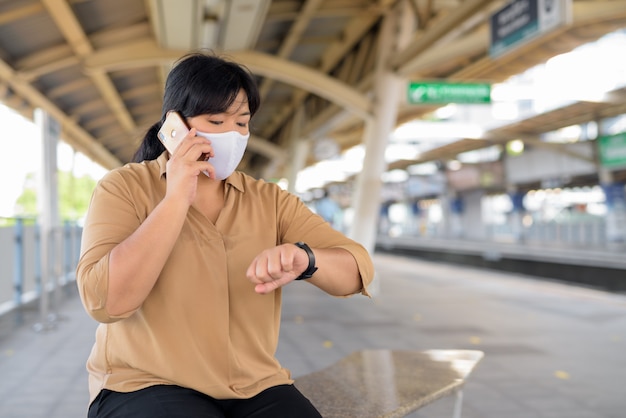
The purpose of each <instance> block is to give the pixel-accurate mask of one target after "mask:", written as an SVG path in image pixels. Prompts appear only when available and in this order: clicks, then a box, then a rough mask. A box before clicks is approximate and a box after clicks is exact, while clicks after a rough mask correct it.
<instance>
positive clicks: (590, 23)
mask: <svg viewBox="0 0 626 418" xmlns="http://www.w3.org/2000/svg"><path fill="white" fill-rule="evenodd" d="M504 4H505V2H504V1H493V0H0V100H2V101H3V102H4V103H5V104H7V105H8V106H10V107H12V108H14V109H16V110H17V111H19V112H21V113H22V114H24V115H25V116H27V117H29V118H32V115H33V109H35V108H43V109H44V110H46V111H47V112H48V113H49V114H50V115H51V116H53V117H54V118H55V119H56V120H57V121H58V122H59V124H60V126H61V137H62V139H63V140H64V141H65V142H67V143H69V144H70V145H71V146H73V147H74V148H75V149H76V150H78V151H80V152H82V153H84V154H86V155H87V156H89V157H90V158H91V159H93V160H94V161H96V162H97V163H99V164H101V165H102V166H104V167H106V168H113V167H116V166H119V165H122V164H124V163H126V162H128V161H130V159H131V158H132V155H133V154H134V151H135V149H136V147H137V146H138V144H139V141H140V140H141V138H142V137H143V134H144V132H145V131H146V130H147V128H148V127H149V126H150V125H152V124H153V123H155V122H156V121H157V120H158V119H159V118H160V116H161V97H162V93H163V83H164V80H165V77H166V75H167V71H168V69H169V68H171V65H172V64H173V62H174V61H175V60H176V59H177V58H178V57H180V56H182V55H183V54H184V53H186V52H188V51H190V50H195V49H198V48H209V49H212V50H214V51H216V52H218V53H220V54H224V55H226V56H229V57H231V58H233V59H235V60H236V61H238V62H240V63H242V64H244V65H246V66H247V67H248V68H249V69H250V70H251V71H252V72H253V73H254V74H255V76H256V77H257V79H258V82H259V86H260V91H261V95H262V105H261V109H260V110H259V112H258V113H257V114H256V115H255V117H254V118H253V121H252V137H251V140H250V143H249V146H248V150H247V151H246V156H245V157H244V161H243V165H242V166H241V168H242V169H243V170H244V171H247V172H249V173H250V174H252V175H255V176H266V175H274V176H276V175H281V174H284V171H285V170H286V169H287V165H288V163H289V161H290V150H291V149H292V148H291V145H290V141H291V138H292V137H293V135H294V132H299V135H300V137H301V138H302V139H303V140H304V139H309V140H316V139H320V138H322V137H323V138H332V139H333V140H334V141H336V142H337V144H338V145H339V147H340V149H347V148H350V147H352V146H354V145H357V144H359V143H361V141H362V139H363V129H364V120H365V119H367V118H368V117H371V116H372V108H373V103H374V100H375V99H376V98H375V97H374V93H373V87H374V86H373V81H374V72H375V70H376V67H377V65H378V64H379V63H377V57H378V56H379V52H380V51H379V47H378V45H379V38H380V34H381V28H382V21H383V18H384V16H385V15H386V14H388V13H390V11H392V10H395V11H396V13H398V10H400V12H399V13H402V14H403V16H404V17H405V18H406V17H408V18H411V19H412V20H411V21H412V22H415V23H414V24H413V25H412V26H411V27H410V31H409V32H406V27H404V28H403V29H402V30H403V31H404V32H403V33H397V36H398V39H400V38H403V39H404V40H405V42H404V45H406V46H404V47H400V45H399V44H400V43H399V42H398V43H397V44H396V45H395V46H394V48H393V50H392V51H391V52H389V57H390V59H389V60H388V62H387V63H386V65H387V66H388V68H389V69H390V70H392V71H393V72H395V73H396V74H397V75H398V76H399V77H401V78H402V79H405V80H422V79H428V80H433V79H436V80H454V81H481V82H485V81H486V82H501V81H504V80H506V79H507V78H508V77H510V76H512V75H515V74H518V73H520V72H523V71H524V70H525V69H527V68H530V67H532V66H534V65H537V64H539V63H542V62H545V61H546V60H547V59H548V58H550V57H552V56H554V55H557V54H559V53H564V52H568V51H570V50H572V49H573V48H575V47H577V46H579V45H582V44H585V43H587V42H590V41H594V40H596V39H598V38H600V37H601V36H602V35H604V34H606V33H609V32H612V31H614V30H617V29H620V28H624V27H626V0H573V5H572V21H571V24H570V25H567V26H565V27H561V28H559V29H556V30H555V31H553V32H551V33H550V34H549V35H546V36H543V37H542V38H541V39H537V40H535V41H532V42H529V43H527V44H525V45H523V46H521V47H518V48H516V49H515V50H513V51H511V52H509V53H507V54H505V55H503V56H501V57H499V58H497V59H494V58H492V57H490V55H489V17H490V16H491V15H492V14H493V13H494V12H495V11H497V10H499V9H500V8H501V7H503V5H504ZM401 7H402V8H403V9H399V8H401ZM624 95H625V94H624V91H620V92H616V94H615V95H613V96H611V99H610V100H607V101H606V102H604V103H591V102H580V103H576V104H573V105H571V106H569V107H568V108H564V109H557V110H554V111H551V112H548V113H546V114H543V115H539V116H537V117H535V118H534V120H529V121H525V122H524V121H522V122H517V123H514V124H512V125H510V126H506V127H502V128H499V129H498V130H496V131H494V132H489V133H488V134H487V135H486V137H485V138H483V139H478V140H477V139H460V140H459V141H457V142H454V143H452V144H449V145H445V146H442V147H440V148H436V149H433V150H431V151H429V152H428V153H426V154H424V155H422V156H421V157H420V159H419V160H409V161H399V162H397V163H394V164H393V165H392V168H393V167H398V168H402V167H406V166H408V165H410V164H414V163H416V162H424V161H432V160H442V159H443V160H445V159H451V158H454V156H455V155H456V154H458V153H460V152H464V151H469V150H473V149H478V148H481V147H486V146H490V145H492V144H494V143H501V142H504V141H507V140H509V139H513V138H519V137H531V136H532V137H536V136H537V135H538V134H539V133H541V132H539V130H540V129H541V130H543V131H546V130H547V129H548V128H549V129H550V130H552V129H558V128H561V127H565V126H569V125H571V124H572V123H580V122H584V121H585V120H592V119H593V118H595V117H599V116H602V115H618V114H621V113H624V112H626V109H625V104H624V103H625V100H624ZM433 109H434V107H433V106H415V105H408V104H406V103H404V102H403V103H400V107H399V114H398V120H397V123H398V124H400V123H403V122H406V121H409V120H411V119H415V118H420V117H422V116H424V115H427V114H428V113H429V112H431V111H432V110H433ZM538 127H540V128H538ZM3 140H8V139H7V138H3ZM313 162H315V160H314V158H313V156H310V157H309V159H308V164H311V163H313Z"/></svg>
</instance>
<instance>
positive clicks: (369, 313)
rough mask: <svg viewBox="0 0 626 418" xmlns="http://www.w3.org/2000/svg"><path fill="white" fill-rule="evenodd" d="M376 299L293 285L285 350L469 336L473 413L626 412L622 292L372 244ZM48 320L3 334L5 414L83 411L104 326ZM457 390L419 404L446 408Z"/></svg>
mask: <svg viewBox="0 0 626 418" xmlns="http://www.w3.org/2000/svg"><path fill="white" fill-rule="evenodd" d="M374 258H375V264H376V269H377V276H378V279H379V280H378V287H379V289H378V292H377V296H376V297H374V298H373V299H368V298H365V297H362V296H356V297H352V298H348V299H337V298H332V297H330V296H328V295H326V294H324V293H322V292H321V291H319V290H318V289H316V288H315V287H313V286H311V285H309V284H306V283H294V284H292V285H290V286H288V287H287V288H286V289H285V293H284V296H285V297H284V312H283V328H282V333H281V344H280V348H279V352H278V357H279V358H280V359H281V361H282V362H283V364H284V365H285V366H286V367H289V368H290V369H291V370H292V373H293V375H294V376H296V377H297V376H299V375H302V374H305V373H308V372H311V371H314V370H317V369H320V368H322V367H325V366H327V365H329V364H331V363H334V362H335V361H337V360H339V359H340V358H342V357H343V356H345V355H347V354H349V353H351V352H352V351H355V350H359V349H364V348H394V349H415V350H425V349H431V348H470V349H479V350H483V351H484V352H485V359H484V360H483V361H482V363H481V364H480V365H479V366H478V368H477V369H476V370H475V372H474V374H473V375H472V376H471V377H470V378H469V381H468V383H467V386H466V388H465V391H464V395H465V396H464V408H463V417H465V418H623V417H624V416H626V389H625V387H626V386H625V384H624V380H625V376H626V296H624V295H618V294H611V293H605V292H601V291H596V290H591V289H585V288H580V287H572V286H570V285H565V284H560V283H556V282H550V281H546V280H545V279H534V278H531V277H524V276H517V275H512V274H503V273H501V272H493V271H485V270H480V269H474V268H470V267H465V266H455V265H448V264H439V263H429V262H424V261H418V260H415V259H409V258H403V257H395V256H392V255H386V254H376V255H375V257H374ZM63 299H64V300H63V302H62V303H61V304H60V308H59V309H58V310H57V313H58V315H59V320H58V321H56V326H55V327H54V328H53V329H51V330H48V331H44V332H35V331H33V329H32V327H31V326H22V327H20V328H18V329H15V330H13V331H12V332H11V333H10V334H9V335H8V336H4V337H2V338H0V417H2V418H26V417H28V418H75V417H76V418H78V417H85V416H86V407H87V405H86V402H87V387H86V373H85V368H84V363H85V358H86V357H87V355H88V353H89V350H90V348H91V344H92V340H93V332H94V328H95V326H96V324H95V322H94V321H92V320H91V319H90V318H89V317H87V315H86V314H85V313H84V311H83V310H82V306H81V305H80V301H79V300H78V297H77V296H76V295H75V294H74V295H73V296H64V298H63ZM451 411H452V399H450V400H443V401H439V402H437V403H435V404H432V405H431V406H428V407H426V408H424V409H422V410H420V411H418V412H417V413H415V414H413V415H412V417H414V418H418V417H419V418H426V417H428V418H439V417H449V416H451Z"/></svg>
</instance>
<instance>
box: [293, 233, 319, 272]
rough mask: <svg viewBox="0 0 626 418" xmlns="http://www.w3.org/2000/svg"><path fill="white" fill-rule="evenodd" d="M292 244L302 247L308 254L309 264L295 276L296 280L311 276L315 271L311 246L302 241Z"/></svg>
mask: <svg viewBox="0 0 626 418" xmlns="http://www.w3.org/2000/svg"><path fill="white" fill-rule="evenodd" d="M294 245H295V246H296V247H299V248H302V249H303V250H304V251H306V255H308V256H309V266H308V267H307V268H306V270H304V271H303V272H302V274H301V275H299V276H298V277H296V280H304V279H310V278H311V276H313V273H315V272H316V271H317V267H315V254H313V251H311V248H310V247H309V246H308V245H306V244H305V243H304V242H302V241H299V242H296V243H295V244H294Z"/></svg>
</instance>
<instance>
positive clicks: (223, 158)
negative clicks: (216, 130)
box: [196, 131, 250, 180]
mask: <svg viewBox="0 0 626 418" xmlns="http://www.w3.org/2000/svg"><path fill="white" fill-rule="evenodd" d="M196 135H197V136H202V137H204V138H206V139H208V140H210V141H211V146H212V147H213V154H214V155H215V156H214V157H211V158H210V159H209V162H210V163H211V165H212V166H213V167H214V168H215V178H216V179H217V180H224V179H225V178H226V177H228V176H230V175H231V174H233V172H234V171H235V169H236V168H237V166H238V165H239V163H240V162H241V159H242V158H243V153H244V152H245V150H246V146H247V145H248V138H249V137H250V134H249V133H248V134H246V135H242V134H240V133H239V132H237V131H229V132H223V133H220V134H210V133H207V132H196ZM204 174H206V175H207V176H208V173H206V172H205V173H204Z"/></svg>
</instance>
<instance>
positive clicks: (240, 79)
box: [132, 52, 261, 162]
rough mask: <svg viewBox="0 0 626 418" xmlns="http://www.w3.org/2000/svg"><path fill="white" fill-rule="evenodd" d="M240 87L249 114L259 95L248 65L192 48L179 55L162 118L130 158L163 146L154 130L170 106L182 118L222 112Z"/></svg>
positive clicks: (145, 156)
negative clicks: (245, 98) (183, 54)
mask: <svg viewBox="0 0 626 418" xmlns="http://www.w3.org/2000/svg"><path fill="white" fill-rule="evenodd" d="M242 89H243V91H244V92H245V93H246V96H247V98H248V106H249V108H250V115H251V116H252V115H254V114H255V113H256V111H257V110H258V108H259V105H260V103H261V98H260V96H259V90H258V87H257V84H256V81H255V79H254V77H253V76H252V74H251V73H250V71H249V70H248V69H247V68H245V67H244V66H242V65H240V64H237V63H235V62H232V61H228V60H227V59H225V58H222V57H218V56H217V55H215V54H213V53H211V52H193V53H190V54H187V55H185V56H183V57H181V58H180V59H179V60H178V61H177V62H176V63H175V65H174V67H173V68H172V70H171V71H170V73H169V75H168V76H167V81H166V82H165V93H164V95H163V107H162V109H161V119H160V120H159V121H158V122H157V123H155V124H154V125H152V126H151V127H150V128H149V129H148V131H147V132H146V134H145V136H144V138H143V140H142V141H141V144H140V145H139V148H137V151H136V152H135V155H134V156H133V159H132V161H133V162H141V161H144V160H154V159H156V158H157V157H158V156H159V155H161V153H162V152H163V151H164V150H165V147H164V146H163V144H161V141H159V139H158V137H157V133H158V131H159V129H160V128H161V125H162V124H163V122H164V121H165V116H166V114H167V112H169V111H170V110H175V111H177V112H179V113H180V115H181V116H183V117H185V118H190V117H194V116H198V115H203V114H217V113H223V112H226V111H227V110H228V108H229V107H230V106H231V105H232V104H233V102H234V101H235V99H236V98H237V94H239V91H241V90H242Z"/></svg>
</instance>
